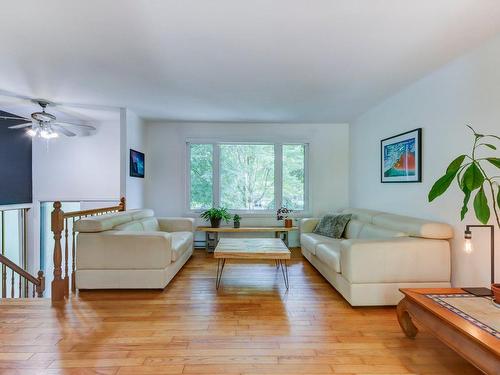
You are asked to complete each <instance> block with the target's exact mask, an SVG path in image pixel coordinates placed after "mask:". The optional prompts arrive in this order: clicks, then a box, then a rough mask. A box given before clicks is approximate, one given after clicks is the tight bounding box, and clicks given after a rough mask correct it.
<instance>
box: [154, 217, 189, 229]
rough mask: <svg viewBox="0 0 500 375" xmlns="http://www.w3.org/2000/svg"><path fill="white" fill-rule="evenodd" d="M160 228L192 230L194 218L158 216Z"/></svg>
mask: <svg viewBox="0 0 500 375" xmlns="http://www.w3.org/2000/svg"><path fill="white" fill-rule="evenodd" d="M157 219H158V224H159V225H160V230H161V231H164V232H194V229H195V226H194V219H193V218H190V217H159V218H157Z"/></svg>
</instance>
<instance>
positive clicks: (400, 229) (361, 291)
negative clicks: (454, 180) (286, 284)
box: [300, 209, 453, 306]
mask: <svg viewBox="0 0 500 375" xmlns="http://www.w3.org/2000/svg"><path fill="white" fill-rule="evenodd" d="M339 213H342V214H349V213H350V214H352V219H351V221H350V222H349V223H348V224H347V226H346V229H345V231H344V234H343V237H344V238H342V239H333V238H330V237H325V236H321V235H318V234H314V233H312V232H313V230H314V228H315V227H316V224H317V223H318V222H319V219H318V218H310V219H302V221H301V224H300V244H301V248H302V254H303V256H304V257H305V258H306V259H307V260H308V261H309V262H310V263H311V264H312V265H313V266H314V267H315V268H316V269H317V270H318V271H319V272H320V273H321V274H322V275H323V276H324V277H325V278H326V279H327V280H328V281H329V282H330V284H332V285H333V286H334V287H335V289H336V290H337V291H338V292H339V293H340V294H342V296H344V298H345V299H346V300H347V301H348V302H349V303H350V304H351V305H352V306H375V305H396V304H397V303H398V302H399V300H400V299H401V298H402V294H401V293H400V292H399V288H427V287H429V288H431V287H432V288H434V287H436V288H446V287H450V274H451V271H450V268H451V265H450V244H449V241H448V240H449V239H451V238H452V237H453V229H452V227H451V226H449V225H448V224H443V223H437V222H431V221H427V220H422V219H416V218H412V217H407V216H400V215H394V214H389V213H384V212H380V211H372V210H364V209H344V210H341V211H340V212H339Z"/></svg>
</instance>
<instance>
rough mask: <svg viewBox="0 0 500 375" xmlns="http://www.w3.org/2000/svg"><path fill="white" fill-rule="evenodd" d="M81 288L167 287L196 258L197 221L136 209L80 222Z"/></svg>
mask: <svg viewBox="0 0 500 375" xmlns="http://www.w3.org/2000/svg"><path fill="white" fill-rule="evenodd" d="M75 229H76V231H77V232H78V236H77V247H76V265H75V266H76V288H77V289H163V288H164V287H165V286H166V285H167V284H168V283H169V282H170V280H172V278H173V277H174V276H175V274H176V273H177V272H178V271H179V270H180V269H181V268H182V266H183V265H184V264H185V263H186V262H187V260H188V259H189V258H190V257H191V255H192V254H193V234H194V220H193V219H190V218H156V217H154V212H153V211H152V210H148V209H144V210H131V211H124V212H118V213H112V214H107V215H102V216H94V217H88V218H82V219H81V220H79V221H77V222H76V223H75Z"/></svg>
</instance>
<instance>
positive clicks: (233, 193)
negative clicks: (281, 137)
mask: <svg viewBox="0 0 500 375" xmlns="http://www.w3.org/2000/svg"><path fill="white" fill-rule="evenodd" d="M187 148H188V161H189V163H188V166H189V171H188V176H189V181H188V186H189V192H188V200H189V202H188V207H189V209H190V210H195V211H196V210H203V209H206V208H210V207H212V206H222V207H226V208H228V209H230V210H232V211H245V212H271V211H272V212H274V211H275V210H276V209H277V208H278V207H281V206H285V207H288V208H291V209H293V210H296V211H303V210H306V208H307V196H306V186H307V183H306V182H307V181H306V180H307V179H306V157H307V145H306V144H275V143H268V144H266V143H259V144H252V143H191V142H188V143H187Z"/></svg>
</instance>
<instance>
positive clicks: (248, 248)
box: [214, 238, 290, 259]
mask: <svg viewBox="0 0 500 375" xmlns="http://www.w3.org/2000/svg"><path fill="white" fill-rule="evenodd" d="M214 258H225V259H290V250H288V247H286V245H285V244H284V242H283V241H282V240H281V239H279V238H221V239H220V241H219V243H218V244H217V247H216V248H215V251H214Z"/></svg>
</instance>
